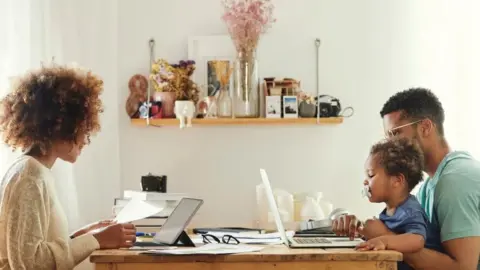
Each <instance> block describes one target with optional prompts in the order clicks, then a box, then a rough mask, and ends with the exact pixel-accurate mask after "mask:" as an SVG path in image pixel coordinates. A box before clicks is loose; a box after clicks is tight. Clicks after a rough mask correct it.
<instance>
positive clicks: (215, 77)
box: [203, 57, 235, 96]
mask: <svg viewBox="0 0 480 270" xmlns="http://www.w3.org/2000/svg"><path fill="white" fill-rule="evenodd" d="M204 60H205V62H204V64H205V67H204V68H205V69H204V70H205V73H204V75H205V76H206V77H205V78H203V81H205V82H206V83H205V91H206V93H205V95H206V96H216V95H218V94H219V91H220V86H221V84H220V76H221V75H222V74H225V73H223V72H228V70H229V69H233V65H234V63H235V62H234V60H233V59H230V58H217V57H206V58H204ZM215 61H220V62H223V64H224V65H223V66H224V67H225V70H221V71H220V72H222V73H220V74H217V72H216V70H215V67H214V65H215ZM231 76H232V75H230V80H229V82H228V85H227V90H228V91H229V93H230V92H231V91H230V90H231V87H232V78H231Z"/></svg>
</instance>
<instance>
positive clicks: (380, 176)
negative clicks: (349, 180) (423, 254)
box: [357, 139, 441, 270]
mask: <svg viewBox="0 0 480 270" xmlns="http://www.w3.org/2000/svg"><path fill="white" fill-rule="evenodd" d="M423 164H424V160H423V154H422V152H421V150H420V149H419V148H418V146H417V145H416V144H414V143H412V142H411V141H409V140H408V139H391V140H386V141H382V142H379V143H377V144H375V145H374V146H373V147H372V148H371V150H370V155H369V157H368V159H367V162H366V164H365V169H366V174H367V179H366V180H365V181H364V186H365V191H366V193H367V194H368V198H369V200H370V202H373V203H385V204H386V207H385V209H384V210H383V211H382V212H381V213H380V216H379V219H380V220H381V221H382V222H383V223H384V224H385V226H387V227H388V228H389V229H390V231H392V232H394V233H395V235H385V236H380V237H377V238H373V239H366V240H367V241H366V242H364V243H362V244H360V245H359V246H358V247H357V249H358V250H381V249H389V250H396V251H399V252H402V253H410V252H417V251H419V250H420V249H422V248H423V247H424V246H425V245H426V246H427V247H429V248H433V249H436V250H440V249H441V244H440V236H439V234H438V230H435V229H434V228H431V227H430V226H431V225H430V222H429V221H428V217H427V215H426V213H425V211H424V210H423V208H422V206H421V205H420V203H419V202H418V201H417V199H416V198H415V197H414V196H413V195H411V194H410V192H411V191H412V189H413V188H414V187H415V186H416V185H417V184H418V183H419V182H420V181H422V178H423ZM398 269H400V270H404V269H411V268H410V267H409V266H408V265H407V264H405V263H403V262H402V263H400V264H399V266H398Z"/></svg>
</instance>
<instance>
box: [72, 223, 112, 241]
mask: <svg viewBox="0 0 480 270" xmlns="http://www.w3.org/2000/svg"><path fill="white" fill-rule="evenodd" d="M115 223H116V222H115V221H113V220H110V219H108V220H101V221H97V222H94V223H91V224H88V225H87V226H85V227H83V228H81V229H79V230H78V231H76V232H74V233H73V234H72V237H73V238H75V237H78V236H80V235H83V234H86V233H89V232H92V231H94V230H97V229H101V228H105V227H107V226H110V225H113V224H115Z"/></svg>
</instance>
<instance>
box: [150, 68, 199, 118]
mask: <svg viewBox="0 0 480 270" xmlns="http://www.w3.org/2000/svg"><path fill="white" fill-rule="evenodd" d="M194 71H195V62H194V61H191V60H187V61H183V60H182V61H180V62H179V63H178V64H169V63H168V62H167V61H166V60H165V59H159V60H157V61H156V62H155V63H153V64H152V74H150V79H151V80H152V82H153V86H154V88H155V90H156V91H157V93H156V94H155V96H156V97H158V98H159V99H160V100H161V101H162V104H163V105H164V116H165V117H172V116H173V107H174V106H173V104H174V101H175V100H191V101H193V102H194V103H197V101H198V88H197V85H196V84H195V83H194V82H193V81H192V80H190V76H191V75H192V74H193V72H194Z"/></svg>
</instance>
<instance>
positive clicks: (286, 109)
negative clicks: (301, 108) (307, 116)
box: [282, 96, 298, 118]
mask: <svg viewBox="0 0 480 270" xmlns="http://www.w3.org/2000/svg"><path fill="white" fill-rule="evenodd" d="M282 108H283V118H298V98H297V96H283V106H282Z"/></svg>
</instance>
